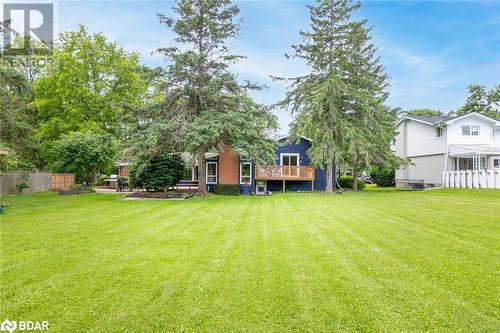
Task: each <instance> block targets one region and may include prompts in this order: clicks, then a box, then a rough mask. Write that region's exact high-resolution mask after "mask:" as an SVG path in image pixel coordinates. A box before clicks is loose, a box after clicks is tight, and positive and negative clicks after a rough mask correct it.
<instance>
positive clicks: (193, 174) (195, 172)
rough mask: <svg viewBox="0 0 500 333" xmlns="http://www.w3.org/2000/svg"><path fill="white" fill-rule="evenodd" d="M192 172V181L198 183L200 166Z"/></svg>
mask: <svg viewBox="0 0 500 333" xmlns="http://www.w3.org/2000/svg"><path fill="white" fill-rule="evenodd" d="M191 170H192V177H191V180H192V181H198V166H195V167H194V168H193V169H191Z"/></svg>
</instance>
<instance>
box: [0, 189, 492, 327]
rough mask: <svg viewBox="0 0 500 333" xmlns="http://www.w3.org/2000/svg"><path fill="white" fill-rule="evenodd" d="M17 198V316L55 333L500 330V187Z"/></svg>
mask: <svg viewBox="0 0 500 333" xmlns="http://www.w3.org/2000/svg"><path fill="white" fill-rule="evenodd" d="M2 200H3V201H6V202H7V203H10V204H12V206H11V207H8V208H7V210H6V214H4V215H2V217H1V224H0V228H1V239H0V240H1V245H0V246H1V282H0V287H1V318H0V319H2V320H3V318H4V317H7V318H10V319H11V320H48V321H49V322H50V328H51V331H55V332H73V331H91V332H112V331H125V330H128V331H131V332H136V331H143V332H153V331H182V330H186V331H247V332H255V331H258V332H269V331H296V332H302V331H313V332H318V331H335V330H360V331H380V330H389V331H394V330H396V331H401V330H404V331H417V330H418V331H421V330H439V331H460V330H462V331H498V330H500V321H499V312H500V311H499V308H500V301H499V299H500V298H499V296H500V293H499V291H500V289H499V285H500V276H499V273H498V272H499V269H500V260H499V252H500V251H499V250H500V245H499V244H500V242H499V240H500V239H499V238H500V232H499V231H500V230H499V229H500V228H499V222H500V219H499V217H500V191H495V190H432V191H424V192H395V191H392V190H380V191H379V190H377V189H373V188H371V189H368V190H366V191H364V192H361V193H344V194H342V195H326V194H321V193H315V194H310V193H304V194H300V193H289V194H285V195H273V196H271V197H216V196H212V197H209V198H206V199H199V198H195V199H190V200H185V201H173V202H172V201H125V200H123V199H122V196H120V195H102V194H88V195H79V196H62V197H61V196H57V195H54V194H50V193H44V194H35V195H29V196H24V197H15V196H14V197H4V198H2Z"/></svg>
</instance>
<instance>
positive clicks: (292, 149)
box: [207, 138, 336, 193]
mask: <svg viewBox="0 0 500 333" xmlns="http://www.w3.org/2000/svg"><path fill="white" fill-rule="evenodd" d="M285 143H286V139H282V140H280V141H279V142H278V147H277V148H276V153H275V154H276V159H275V161H274V163H275V164H276V165H280V164H281V161H280V154H284V153H285V154H299V165H300V166H310V165H311V160H310V158H309V156H308V155H307V150H308V149H309V148H311V143H310V142H309V141H308V140H306V139H304V138H300V140H299V141H293V142H292V143H289V144H285ZM215 161H217V162H218V158H217V159H215ZM239 162H240V163H241V162H244V161H242V160H240V161H239ZM219 171H220V170H219V163H217V176H219ZM254 172H255V163H254V162H253V161H252V177H251V185H250V193H255V186H256V182H255V174H254ZM332 172H333V176H334V178H333V180H334V181H333V187H334V189H335V188H336V182H335V174H336V169H335V165H333V170H332ZM217 178H218V177H217ZM239 182H240V168H239V166H238V184H239ZM282 185H283V182H282V181H280V180H278V181H275V180H268V181H267V190H268V191H271V192H281V191H282ZM214 188H215V185H214V184H207V190H208V191H209V192H213V190H214ZM239 189H240V193H243V185H242V184H239ZM325 189H326V169H323V170H322V169H320V168H315V169H314V190H315V191H324V190H325ZM310 190H311V182H309V181H294V180H287V181H286V191H310Z"/></svg>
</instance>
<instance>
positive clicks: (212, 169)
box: [207, 162, 217, 184]
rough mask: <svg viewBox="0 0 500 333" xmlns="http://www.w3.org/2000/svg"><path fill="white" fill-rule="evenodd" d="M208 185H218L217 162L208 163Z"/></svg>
mask: <svg viewBox="0 0 500 333" xmlns="http://www.w3.org/2000/svg"><path fill="white" fill-rule="evenodd" d="M207 184H217V162H207Z"/></svg>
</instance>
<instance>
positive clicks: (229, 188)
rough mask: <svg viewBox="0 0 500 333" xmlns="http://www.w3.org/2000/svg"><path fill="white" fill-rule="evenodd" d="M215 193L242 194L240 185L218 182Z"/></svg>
mask: <svg viewBox="0 0 500 333" xmlns="http://www.w3.org/2000/svg"><path fill="white" fill-rule="evenodd" d="M214 193H215V194H219V195H240V187H239V185H228V184H224V185H222V184H217V185H215V189H214Z"/></svg>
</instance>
